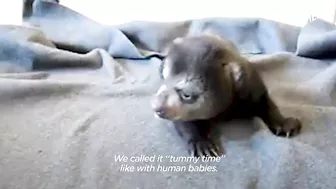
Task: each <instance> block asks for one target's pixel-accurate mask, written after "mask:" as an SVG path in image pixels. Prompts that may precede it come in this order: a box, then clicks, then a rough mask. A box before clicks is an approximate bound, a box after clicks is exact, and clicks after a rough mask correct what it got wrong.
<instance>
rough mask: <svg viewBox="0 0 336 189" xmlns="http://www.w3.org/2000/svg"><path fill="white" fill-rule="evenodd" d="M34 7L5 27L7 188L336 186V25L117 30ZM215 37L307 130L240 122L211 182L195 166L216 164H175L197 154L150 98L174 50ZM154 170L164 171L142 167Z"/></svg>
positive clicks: (0, 147) (149, 25)
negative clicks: (280, 130)
mask: <svg viewBox="0 0 336 189" xmlns="http://www.w3.org/2000/svg"><path fill="white" fill-rule="evenodd" d="M24 5H25V6H24V9H23V20H24V24H23V25H22V26H10V25H6V26H5V25H3V26H0V46H1V49H2V50H1V51H0V71H1V74H0V110H1V115H0V120H1V124H0V170H1V171H2V172H3V173H5V174H4V175H2V176H1V178H0V188H24V189H36V188H50V189H53V188H55V189H56V188H88V189H93V188H115V189H117V188H123V189H128V188H129V189H131V188H132V189H134V188H139V189H140V188H141V189H150V188H153V189H156V188H186V189H189V188H193V189H198V188H213V189H217V188H218V189H219V188H237V189H243V188H260V189H270V188H272V189H287V188H311V189H315V188H316V189H317V188H319V189H320V188H325V189H327V188H328V189H330V188H335V186H336V164H335V158H336V147H335V146H336V139H335V137H334V136H335V132H336V127H335V125H336V117H335V115H336V109H335V105H336V101H335V99H336V95H335V90H334V88H335V80H336V78H335V76H336V64H335V60H336V47H335V44H336V43H335V42H336V28H335V26H334V24H332V23H328V22H326V21H324V20H321V19H316V20H314V21H312V22H309V23H307V24H306V26H304V27H302V28H301V27H295V26H290V25H287V24H283V23H278V22H275V21H271V20H266V19H261V18H255V19H251V18H249V19H247V18H240V19H238V18H206V19H198V20H186V21H181V22H172V23H159V22H146V21H141V22H130V23H126V24H123V25H118V26H109V25H102V24H100V23H97V22H95V21H93V20H91V19H90V18H87V17H85V16H84V15H81V14H79V13H77V12H75V11H73V10H71V9H69V8H67V7H64V6H62V5H61V4H59V3H58V2H57V1H52V0H49V1H47V0H45V1H43V0H35V1H33V0H24ZM79 6H80V5H79ZM208 32H210V33H215V34H217V35H220V36H225V37H226V38H228V39H230V40H232V41H233V42H234V43H235V44H236V45H237V47H238V48H239V50H240V51H241V52H242V53H244V54H245V56H246V57H247V58H248V59H250V61H251V62H252V63H253V64H254V65H255V66H256V68H257V69H258V70H259V71H260V73H261V75H262V77H263V79H264V80H265V82H266V85H267V86H268V88H269V90H270V94H271V96H272V97H273V98H274V100H275V102H276V103H277V104H278V105H279V107H280V109H281V111H282V112H283V113H284V115H294V116H295V117H298V118H300V119H301V120H302V122H303V131H302V133H301V134H300V135H299V136H297V137H295V138H292V139H285V138H279V137H275V136H274V135H272V134H271V133H270V132H269V131H268V130H267V129H266V128H265V127H264V125H263V123H262V122H260V121H259V120H253V121H237V122H232V123H230V124H228V126H227V127H225V128H224V134H223V143H224V146H225V149H226V151H227V152H226V157H225V158H222V159H221V160H220V162H212V163H206V164H207V165H208V164H209V166H210V165H211V166H214V167H212V169H211V170H212V171H203V172H202V171H191V170H195V169H192V168H190V167H193V166H194V167H195V166H199V167H200V166H205V163H202V162H173V161H170V160H171V159H169V158H168V157H172V156H185V155H186V154H185V148H184V146H183V145H181V142H180V141H179V140H178V139H177V137H176V136H175V135H176V133H175V132H174V131H173V130H172V128H171V127H170V126H169V124H167V123H165V122H164V121H162V120H157V119H154V117H153V114H152V112H151V110H150V106H149V98H150V97H151V95H152V94H153V92H154V91H156V87H157V86H158V83H159V77H158V75H157V71H158V70H157V69H158V67H159V64H160V62H161V58H162V57H164V54H163V50H164V49H165V47H166V45H167V44H168V43H169V42H171V41H172V40H173V39H175V38H176V37H182V36H187V35H200V34H203V33H208ZM118 155H124V156H127V157H128V158H131V157H134V156H141V155H145V156H154V155H155V156H156V158H157V157H159V156H160V155H162V156H163V157H164V158H163V161H162V162H160V161H155V162H130V159H129V161H127V162H118V161H117V160H116V159H115V156H118ZM146 165H148V166H153V167H152V168H153V169H150V170H147V171H140V170H138V169H137V168H139V167H138V166H146ZM125 166H126V168H127V169H126V168H125ZM131 166H134V169H135V170H134V171H133V172H125V170H131V168H130V167H131ZM173 166H175V167H173ZM122 167H123V169H122V170H121V168H122ZM172 167H173V168H175V169H171V170H169V171H168V170H167V169H163V168H172ZM184 167H185V168H186V170H184V171H183V169H182V170H177V169H176V168H184ZM174 170H175V171H174Z"/></svg>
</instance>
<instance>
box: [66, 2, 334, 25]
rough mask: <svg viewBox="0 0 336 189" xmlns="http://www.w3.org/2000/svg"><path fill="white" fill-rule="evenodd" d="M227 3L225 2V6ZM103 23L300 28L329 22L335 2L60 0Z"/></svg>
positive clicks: (332, 15)
mask: <svg viewBox="0 0 336 189" xmlns="http://www.w3.org/2000/svg"><path fill="white" fill-rule="evenodd" d="M228 2H229V3H228ZM61 4H63V5H66V6H68V7H70V8H72V9H74V10H76V11H78V12H80V13H83V14H85V15H87V16H89V17H90V18H92V19H94V20H97V21H99V22H102V23H106V24H112V25H113V24H120V23H124V22H128V21H132V20H150V21H176V20H184V19H193V18H204V17H262V18H266V19H272V20H276V21H280V22H284V23H288V24H293V25H298V26H302V25H304V24H305V23H306V22H307V20H308V18H309V16H310V15H314V16H317V17H319V18H322V19H325V20H327V21H333V17H334V12H335V5H336V2H335V0H309V1H307V0H253V1H251V0H235V1H222V0H200V1H194V0H184V1H181V0H170V1H167V0H160V1H157V0H141V1H135V0H122V1H109V0H94V1H93V0H85V1H83V0H61Z"/></svg>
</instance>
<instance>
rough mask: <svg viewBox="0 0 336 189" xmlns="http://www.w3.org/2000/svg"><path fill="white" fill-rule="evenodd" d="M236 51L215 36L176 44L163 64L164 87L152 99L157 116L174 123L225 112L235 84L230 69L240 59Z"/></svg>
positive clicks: (182, 39) (196, 38)
mask: <svg viewBox="0 0 336 189" xmlns="http://www.w3.org/2000/svg"><path fill="white" fill-rule="evenodd" d="M233 47H234V46H233ZM233 47H232V44H229V43H228V41H224V40H220V39H218V38H217V37H212V36H196V37H185V38H178V40H174V42H173V44H172V45H170V46H169V48H168V49H167V55H166V58H165V60H164V62H163V69H162V76H163V83H164V84H163V85H162V86H161V87H160V89H159V90H158V92H157V93H156V95H155V96H154V97H153V99H152V107H153V109H154V111H155V112H156V114H157V115H158V116H159V117H161V118H165V119H170V120H199V119H209V118H212V117H214V116H216V115H217V114H218V113H220V112H222V111H224V109H225V108H226V107H227V106H228V105H229V103H230V102H231V98H232V90H233V82H234V81H233V78H232V77H231V76H232V72H231V68H232V67H231V66H228V65H229V63H230V62H234V61H236V60H237V59H236V57H237V56H239V55H238V50H236V49H235V48H233Z"/></svg>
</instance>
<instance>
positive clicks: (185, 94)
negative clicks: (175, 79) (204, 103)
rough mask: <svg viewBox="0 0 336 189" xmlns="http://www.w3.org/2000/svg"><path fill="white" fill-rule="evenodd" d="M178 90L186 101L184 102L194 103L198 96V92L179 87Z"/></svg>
mask: <svg viewBox="0 0 336 189" xmlns="http://www.w3.org/2000/svg"><path fill="white" fill-rule="evenodd" d="M177 92H178V94H179V96H180V98H181V100H182V101H184V102H188V103H193V102H195V101H196V100H197V98H198V95H197V94H193V93H190V92H186V91H183V90H181V89H178V90H177Z"/></svg>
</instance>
